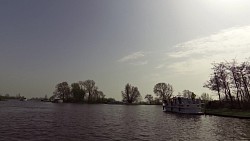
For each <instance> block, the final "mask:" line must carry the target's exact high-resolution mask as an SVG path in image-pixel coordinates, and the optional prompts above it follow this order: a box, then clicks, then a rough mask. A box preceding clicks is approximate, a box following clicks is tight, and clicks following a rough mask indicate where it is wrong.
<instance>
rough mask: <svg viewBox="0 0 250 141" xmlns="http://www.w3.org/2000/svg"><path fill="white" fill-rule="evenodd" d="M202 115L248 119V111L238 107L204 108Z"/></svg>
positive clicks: (249, 113)
mask: <svg viewBox="0 0 250 141" xmlns="http://www.w3.org/2000/svg"><path fill="white" fill-rule="evenodd" d="M204 115H205V116H206V115H210V116H221V117H231V118H239V119H250V111H246V110H240V109H206V110H205V111H204Z"/></svg>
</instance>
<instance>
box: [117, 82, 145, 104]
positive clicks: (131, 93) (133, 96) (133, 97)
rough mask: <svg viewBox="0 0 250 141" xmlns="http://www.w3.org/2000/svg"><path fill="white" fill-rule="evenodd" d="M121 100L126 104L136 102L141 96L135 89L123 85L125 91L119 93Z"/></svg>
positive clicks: (128, 85)
mask: <svg viewBox="0 0 250 141" xmlns="http://www.w3.org/2000/svg"><path fill="white" fill-rule="evenodd" d="M121 93H122V99H123V101H124V102H126V103H134V102H138V101H139V100H140V98H141V94H140V92H139V90H138V88H137V87H134V86H131V85H130V84H129V83H127V84H126V85H125V90H124V91H122V92H121Z"/></svg>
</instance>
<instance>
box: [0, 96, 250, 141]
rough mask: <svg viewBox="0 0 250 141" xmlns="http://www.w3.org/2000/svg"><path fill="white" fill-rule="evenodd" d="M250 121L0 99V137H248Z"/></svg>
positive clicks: (145, 140)
mask: <svg viewBox="0 0 250 141" xmlns="http://www.w3.org/2000/svg"><path fill="white" fill-rule="evenodd" d="M249 127H250V120H244V119H236V118H225V117H216V116H193V115H179V114H170V113H165V112H162V107H161V106H153V105H138V106H133V105H131V106H128V105H105V104H96V105H94V104H93V105H88V104H65V103H62V104H55V103H43V102H32V101H26V102H22V101H0V140H6V141H9V140H14V141H15V140H18V141H19V140H23V141H26V140H38V141H44V140H60V141H63V140H65V141H70V140H72V141H77V140H81V141H82V140H97V141H105V140H107V141H109V140H114V141H120V140H121V141H123V140H124V141H127V140H139V141H152V140H157V141H160V140H162V141H163V140H164V141H166V140H243V139H245V140H250V128H249Z"/></svg>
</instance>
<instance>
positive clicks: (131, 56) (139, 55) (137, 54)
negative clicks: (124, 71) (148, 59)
mask: <svg viewBox="0 0 250 141" xmlns="http://www.w3.org/2000/svg"><path fill="white" fill-rule="evenodd" d="M144 56H145V54H144V53H143V52H141V51H139V52H134V53H132V54H129V55H127V56H124V57H122V58H121V59H119V60H118V62H128V61H134V60H137V59H139V58H142V57H144Z"/></svg>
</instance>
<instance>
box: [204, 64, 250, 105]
mask: <svg viewBox="0 0 250 141" xmlns="http://www.w3.org/2000/svg"><path fill="white" fill-rule="evenodd" d="M212 65H213V67H212V70H213V73H212V74H211V76H210V79H209V80H208V81H207V82H206V83H205V84H204V87H206V88H209V89H210V90H212V91H215V92H216V93H217V94H218V97H219V102H220V104H223V103H229V104H230V107H231V108H250V93H249V88H250V63H249V61H243V62H241V63H238V62H237V61H236V60H232V61H231V62H227V61H225V62H219V63H213V64H212Z"/></svg>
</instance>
